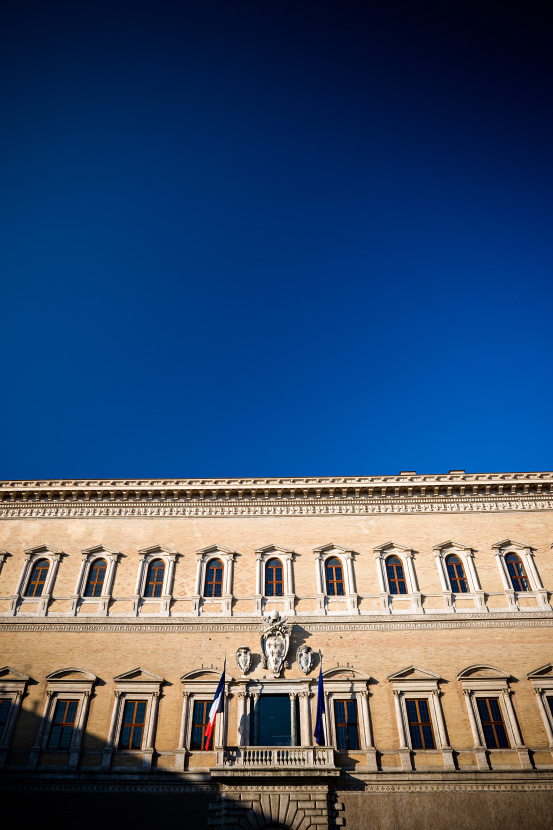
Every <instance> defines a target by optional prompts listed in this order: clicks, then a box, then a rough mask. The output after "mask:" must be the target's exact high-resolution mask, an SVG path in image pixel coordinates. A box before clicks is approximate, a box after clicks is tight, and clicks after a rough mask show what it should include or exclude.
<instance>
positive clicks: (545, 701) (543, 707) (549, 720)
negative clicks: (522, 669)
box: [526, 663, 553, 749]
mask: <svg viewBox="0 0 553 830" xmlns="http://www.w3.org/2000/svg"><path fill="white" fill-rule="evenodd" d="M526 679H527V680H529V681H530V683H531V684H532V689H533V691H534V694H535V695H536V701H537V704H538V709H539V710H540V715H541V719H542V721H543V725H544V728H545V732H546V734H547V740H548V742H549V746H550V747H551V748H552V749H553V663H546V664H545V665H544V666H540V667H539V668H537V669H534V671H531V672H528V674H527V675H526Z"/></svg>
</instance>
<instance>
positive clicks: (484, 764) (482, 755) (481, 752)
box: [463, 689, 489, 769]
mask: <svg viewBox="0 0 553 830" xmlns="http://www.w3.org/2000/svg"><path fill="white" fill-rule="evenodd" d="M463 694H464V696H465V703H466V704H467V712H468V716H469V723H470V729H471V732H472V738H473V740H474V754H475V756H476V763H477V765H478V769H489V765H488V759H487V756H486V750H485V749H484V747H483V746H482V742H481V740H480V731H479V729H478V724H477V723H476V716H475V714H474V699H473V696H472V691H471V690H469V689H463Z"/></svg>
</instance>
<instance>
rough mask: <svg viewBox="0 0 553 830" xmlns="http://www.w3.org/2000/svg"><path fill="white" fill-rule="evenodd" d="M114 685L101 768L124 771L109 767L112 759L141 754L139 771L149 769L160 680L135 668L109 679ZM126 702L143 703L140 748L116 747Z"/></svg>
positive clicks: (144, 670) (113, 765)
mask: <svg viewBox="0 0 553 830" xmlns="http://www.w3.org/2000/svg"><path fill="white" fill-rule="evenodd" d="M113 682H114V684H115V689H114V696H115V701H114V704H113V709H112V714H111V722H110V728H109V734H108V739H107V742H106V745H105V747H104V750H103V754H102V765H101V767H102V769H103V770H110V769H113V770H115V771H117V770H119V771H122V770H125V771H126V772H128V767H117V765H116V764H113V760H114V758H116V757H117V756H121V755H134V756H140V755H142V769H144V770H150V769H151V767H152V759H153V756H154V752H155V738H156V728H157V713H158V705H159V698H160V695H161V687H162V685H163V684H164V682H165V681H164V679H163V677H160V676H159V675H157V674H154V673H153V672H150V671H148V670H147V669H143V668H141V667H138V668H136V669H131V671H128V672H125V673H124V674H119V675H117V676H116V677H114V678H113ZM127 700H133V701H145V702H146V715H145V718H144V730H143V733H142V741H141V745H140V749H124V748H122V747H120V746H119V744H120V740H121V731H122V728H123V716H124V711H125V703H126V701H127Z"/></svg>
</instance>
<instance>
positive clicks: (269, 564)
mask: <svg viewBox="0 0 553 830" xmlns="http://www.w3.org/2000/svg"><path fill="white" fill-rule="evenodd" d="M277 562H278V565H277V564H276V563H277ZM272 563H275V564H272ZM278 567H280V570H281V578H280V579H277V578H276V577H275V578H274V579H273V581H272V582H270V581H269V578H268V571H269V569H271V570H273V571H274V570H275V569H277V568H278ZM285 570H286V565H285V563H284V562H283V561H282V559H280V558H279V557H278V556H271V558H270V559H268V560H267V561H266V562H265V585H264V588H265V591H264V594H265V597H266V598H267V599H284V579H285V577H284V572H285ZM271 585H272V586H274V588H278V587H280V588H281V593H280V594H279V593H278V592H277V593H270V592H269V587H270V586H271Z"/></svg>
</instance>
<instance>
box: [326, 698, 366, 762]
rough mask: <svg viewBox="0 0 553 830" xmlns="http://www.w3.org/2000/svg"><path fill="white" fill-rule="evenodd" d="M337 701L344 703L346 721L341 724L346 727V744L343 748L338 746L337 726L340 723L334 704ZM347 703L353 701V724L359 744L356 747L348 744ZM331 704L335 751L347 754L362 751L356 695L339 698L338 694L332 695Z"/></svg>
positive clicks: (335, 704)
mask: <svg viewBox="0 0 553 830" xmlns="http://www.w3.org/2000/svg"><path fill="white" fill-rule="evenodd" d="M339 703H343V704H344V711H345V712H346V721H345V723H344V724H343V726H345V727H346V733H347V742H348V746H347V747H346V748H345V749H344V748H340V747H339V746H338V727H339V725H340V723H339V721H338V718H337V715H336V706H337V704H339ZM348 703H355V726H356V728H357V742H358V744H359V746H357V747H350V746H349V721H348V720H347V704H348ZM332 706H333V712H332V715H333V718H334V735H335V737H336V751H337V752H341V753H344V754H348V753H350V752H361V751H362V747H361V730H360V728H359V707H358V705H357V698H356V697H349V698H341V697H338V696H333V699H332Z"/></svg>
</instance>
